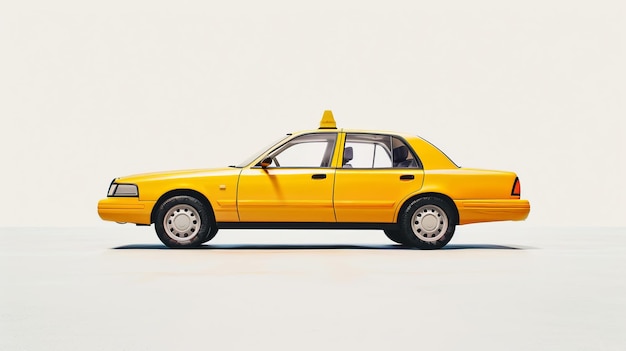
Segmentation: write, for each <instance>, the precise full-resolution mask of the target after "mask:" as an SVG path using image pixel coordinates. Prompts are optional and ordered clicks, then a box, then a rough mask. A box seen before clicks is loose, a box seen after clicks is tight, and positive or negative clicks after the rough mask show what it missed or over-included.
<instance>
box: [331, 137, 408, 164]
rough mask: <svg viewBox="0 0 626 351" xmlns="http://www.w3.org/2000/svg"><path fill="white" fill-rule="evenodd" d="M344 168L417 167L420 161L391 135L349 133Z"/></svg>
mask: <svg viewBox="0 0 626 351" xmlns="http://www.w3.org/2000/svg"><path fill="white" fill-rule="evenodd" d="M342 167H343V168H416V167H418V163H417V161H416V158H415V157H414V155H413V153H412V152H411V151H410V149H409V148H408V146H406V144H405V143H404V142H403V141H402V140H400V139H398V138H395V137H392V136H390V135H379V134H348V135H347V136H346V143H345V146H344V152H343V162H342Z"/></svg>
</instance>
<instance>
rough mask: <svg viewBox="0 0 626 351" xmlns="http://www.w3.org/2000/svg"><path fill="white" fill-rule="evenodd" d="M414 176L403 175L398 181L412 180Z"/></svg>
mask: <svg viewBox="0 0 626 351" xmlns="http://www.w3.org/2000/svg"><path fill="white" fill-rule="evenodd" d="M413 179H415V176H414V175H412V174H403V175H401V176H400V180H413Z"/></svg>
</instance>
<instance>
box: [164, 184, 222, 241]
mask: <svg viewBox="0 0 626 351" xmlns="http://www.w3.org/2000/svg"><path fill="white" fill-rule="evenodd" d="M211 217H212V216H211V215H210V213H209V210H208V209H207V208H206V206H204V205H203V204H202V202H200V200H198V199H196V198H194V197H191V196H174V197H171V198H169V199H167V200H166V201H165V202H163V204H161V206H160V207H159V210H158V215H157V219H156V221H155V223H154V227H155V230H156V233H157V236H158V237H159V239H160V240H161V242H163V244H165V245H166V246H167V247H171V248H190V247H197V246H200V245H201V244H202V243H203V242H206V241H208V240H211V239H212V238H213V236H215V233H216V232H217V230H211V228H212V227H214V224H213V220H212V218H211ZM211 234H212V236H211Z"/></svg>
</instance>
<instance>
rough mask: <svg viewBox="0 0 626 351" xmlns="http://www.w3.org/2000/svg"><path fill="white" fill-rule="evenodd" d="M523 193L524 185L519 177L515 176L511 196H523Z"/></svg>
mask: <svg viewBox="0 0 626 351" xmlns="http://www.w3.org/2000/svg"><path fill="white" fill-rule="evenodd" d="M521 195H522V185H521V184H520V182H519V178H517V177H516V178H515V182H514V183H513V190H511V196H521Z"/></svg>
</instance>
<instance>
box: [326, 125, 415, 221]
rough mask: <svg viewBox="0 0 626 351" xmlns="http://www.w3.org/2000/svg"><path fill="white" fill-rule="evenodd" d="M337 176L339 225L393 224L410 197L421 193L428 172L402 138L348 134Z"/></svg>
mask: <svg viewBox="0 0 626 351" xmlns="http://www.w3.org/2000/svg"><path fill="white" fill-rule="evenodd" d="M341 147H342V148H343V162H341V163H340V164H339V165H338V168H337V172H336V174H335V192H334V207H335V216H336V217H337V222H344V223H392V222H395V221H396V218H395V217H394V214H395V211H396V209H397V207H398V206H400V205H401V204H402V201H403V200H404V199H405V198H406V196H407V195H409V194H411V193H413V192H415V191H417V190H419V189H420V188H421V187H422V182H423V180H424V171H423V169H422V167H421V165H420V164H419V160H418V159H417V157H415V155H414V154H413V152H412V151H411V150H410V148H408V146H407V144H406V143H405V142H404V141H403V140H402V139H400V138H398V137H394V136H391V135H382V134H368V133H348V134H346V137H345V143H344V145H342V146H341Z"/></svg>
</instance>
